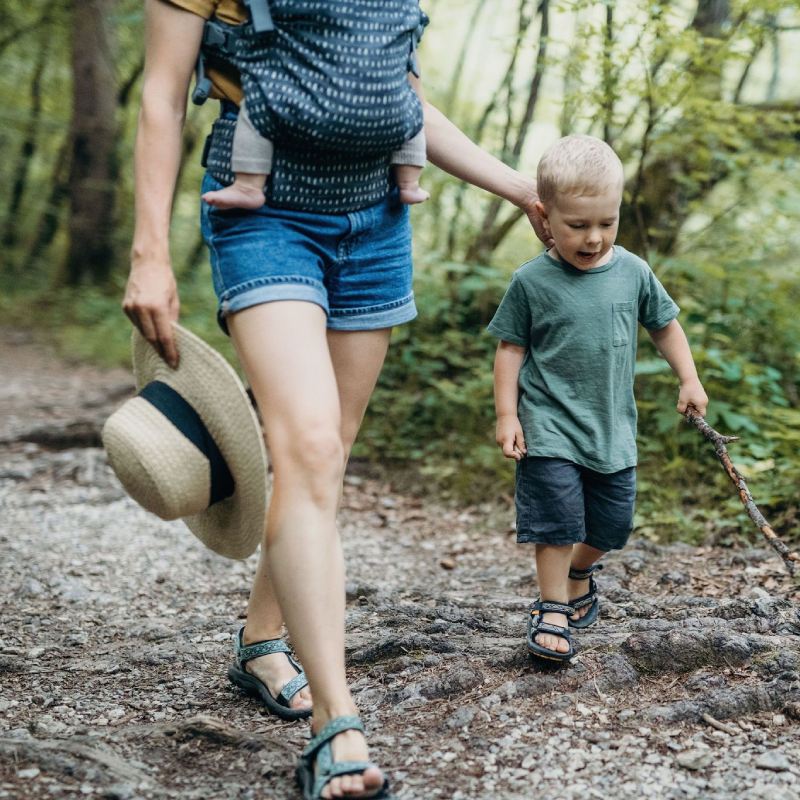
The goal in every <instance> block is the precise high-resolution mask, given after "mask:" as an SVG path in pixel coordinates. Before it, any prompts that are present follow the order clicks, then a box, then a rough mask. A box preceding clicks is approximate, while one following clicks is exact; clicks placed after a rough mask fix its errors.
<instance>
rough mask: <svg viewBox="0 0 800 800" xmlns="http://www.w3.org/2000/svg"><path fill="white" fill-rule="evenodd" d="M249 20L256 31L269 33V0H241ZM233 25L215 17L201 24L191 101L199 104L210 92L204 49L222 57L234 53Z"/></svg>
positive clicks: (272, 27)
mask: <svg viewBox="0 0 800 800" xmlns="http://www.w3.org/2000/svg"><path fill="white" fill-rule="evenodd" d="M243 2H244V5H245V7H246V8H247V13H248V14H249V16H250V22H251V24H252V25H253V30H254V31H255V32H256V33H269V32H270V31H274V30H275V23H274V22H273V21H272V14H271V13H270V10H269V0H243ZM237 38H238V37H237V35H236V29H235V26H230V25H224V24H223V23H220V22H219V21H218V20H217V19H216V17H211V18H210V19H207V20H206V22H205V25H203V38H202V40H201V44H200V53H199V55H198V57H197V65H196V66H195V73H194V74H195V81H194V91H193V92H192V102H193V103H194V104H195V105H196V106H201V105H203V103H205V102H206V100H208V98H209V96H210V94H211V81H210V80H209V78H208V76H207V75H206V63H205V52H204V51H205V50H207V49H213V52H214V54H215V55H216V56H218V57H222V58H224V57H225V56H226V54H231V55H232V54H233V53H235V42H236V39H237Z"/></svg>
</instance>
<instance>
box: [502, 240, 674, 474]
mask: <svg viewBox="0 0 800 800" xmlns="http://www.w3.org/2000/svg"><path fill="white" fill-rule="evenodd" d="M678 311H679V308H678V306H677V305H676V304H675V302H674V301H673V300H672V298H671V297H670V296H669V295H668V294H667V292H666V290H665V289H664V287H663V286H662V285H661V283H660V282H659V280H658V278H656V276H655V275H654V274H653V271H652V270H651V269H650V267H649V266H648V265H647V263H646V262H645V261H643V260H642V259H641V258H639V257H638V256H635V255H633V253H629V252H628V251H627V250H625V249H624V248H623V247H619V246H618V245H615V246H614V252H613V254H612V258H611V261H609V263H608V264H604V265H603V266H600V267H595V268H594V269H588V270H579V269H576V268H575V267H573V266H570V265H569V264H565V263H563V262H561V261H557V260H556V259H554V258H551V257H550V256H549V255H547V254H546V253H545V254H543V255H541V256H538V257H537V258H534V259H533V260H532V261H528V262H527V263H526V264H523V265H522V266H521V267H520V268H519V269H518V270H517V271H516V272H515V273H514V276H513V278H512V280H511V285H510V286H509V287H508V290H507V291H506V294H505V296H504V297H503V300H502V301H501V303H500V306H499V308H498V309H497V312H496V313H495V315H494V318H493V319H492V321H491V322H490V323H489V328H488V330H489V331H490V332H491V333H492V334H494V335H495V336H497V337H498V338H499V339H502V340H503V341H506V342H510V343H511V344H516V345H519V346H521V347H525V348H527V353H526V355H525V359H524V361H523V363H522V368H521V369H520V375H519V392H520V394H519V410H518V413H519V419H520V422H521V424H522V429H523V432H524V434H525V444H526V446H527V449H528V455H530V456H549V457H553V458H565V459H568V460H570V461H573V462H575V463H576V464H581V465H583V466H586V467H589V468H590V469H593V470H595V471H597V472H604V473H609V472H617V471H618V470H621V469H625V468H626V467H632V466H634V465H635V464H636V403H635V401H634V397H633V371H634V363H635V361H636V334H637V327H636V323H637V320H638V322H640V323H641V324H642V325H644V327H645V328H648V329H658V328H663V327H664V326H665V325H667V324H668V323H669V322H671V321H672V320H673V319H675V317H676V316H677V315H678Z"/></svg>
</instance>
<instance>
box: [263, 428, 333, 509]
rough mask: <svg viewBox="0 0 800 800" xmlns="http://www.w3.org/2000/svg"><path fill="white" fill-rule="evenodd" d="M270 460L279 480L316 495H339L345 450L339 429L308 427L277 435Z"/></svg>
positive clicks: (271, 449)
mask: <svg viewBox="0 0 800 800" xmlns="http://www.w3.org/2000/svg"><path fill="white" fill-rule="evenodd" d="M276 439H277V441H276ZM270 456H271V459H272V467H273V470H274V472H275V475H276V477H278V476H280V477H281V478H283V479H288V480H293V481H294V482H300V483H302V484H303V485H305V486H309V487H311V488H312V489H313V490H314V492H315V493H323V494H325V495H327V494H328V493H329V492H332V493H334V494H336V495H338V492H339V485H340V484H341V481H342V473H343V471H344V463H345V448H344V444H343V443H342V437H341V434H340V432H339V429H338V428H337V427H335V426H329V425H308V426H304V427H302V428H301V429H298V430H295V431H293V432H286V433H284V434H283V435H279V436H275V435H274V434H273V435H271V436H270Z"/></svg>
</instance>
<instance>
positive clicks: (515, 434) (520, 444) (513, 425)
mask: <svg viewBox="0 0 800 800" xmlns="http://www.w3.org/2000/svg"><path fill="white" fill-rule="evenodd" d="M495 439H496V441H497V444H498V445H499V446H500V448H501V449H502V451H503V455H504V456H505V457H506V458H513V459H514V460H515V461H519V460H520V459H521V458H522V457H523V456H524V455H526V454H527V452H528V450H527V448H526V447H525V436H524V434H523V433H522V425H521V424H520V421H519V417H518V416H517V415H516V414H509V415H507V416H503V417H498V418H497V428H496V431H495Z"/></svg>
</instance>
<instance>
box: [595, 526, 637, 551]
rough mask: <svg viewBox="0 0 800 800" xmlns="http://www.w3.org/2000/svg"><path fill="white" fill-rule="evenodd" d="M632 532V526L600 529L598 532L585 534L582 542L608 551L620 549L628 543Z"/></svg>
mask: <svg viewBox="0 0 800 800" xmlns="http://www.w3.org/2000/svg"><path fill="white" fill-rule="evenodd" d="M632 533H633V528H630V529H628V530H619V531H600V532H599V533H595V532H594V531H591V532H590V533H589V534H588V535H587V536H586V539H585V541H584V543H585V544H588V545H589V546H590V547H594V548H596V549H597V550H602V551H603V552H604V553H608V552H609V551H610V550H622V548H623V547H625V545H626V544H627V543H628V539H630V538H631V534H632Z"/></svg>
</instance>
